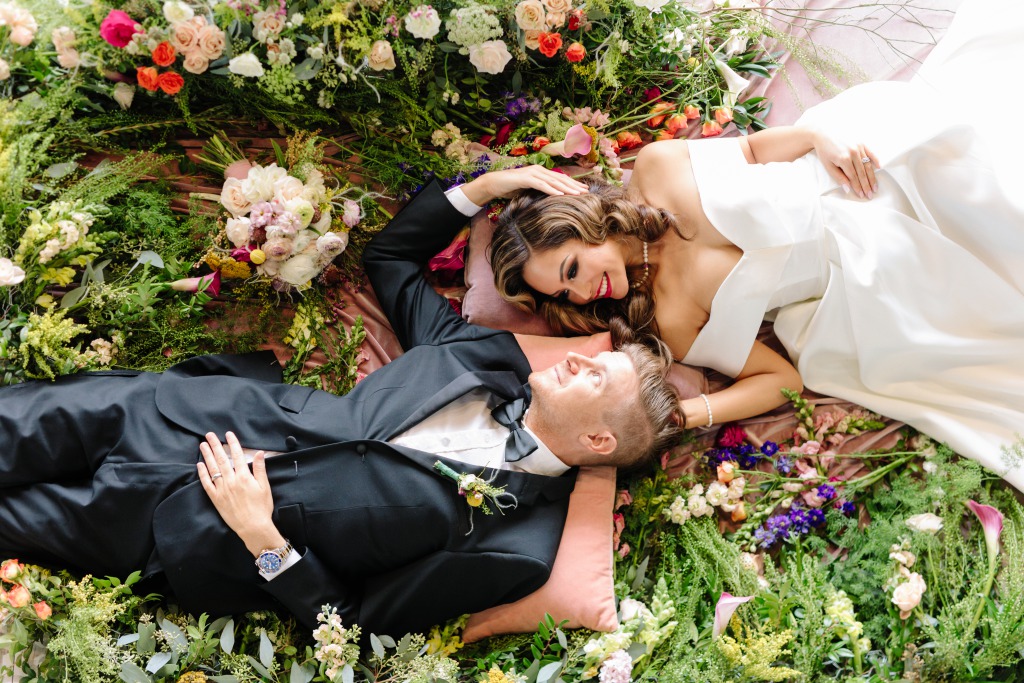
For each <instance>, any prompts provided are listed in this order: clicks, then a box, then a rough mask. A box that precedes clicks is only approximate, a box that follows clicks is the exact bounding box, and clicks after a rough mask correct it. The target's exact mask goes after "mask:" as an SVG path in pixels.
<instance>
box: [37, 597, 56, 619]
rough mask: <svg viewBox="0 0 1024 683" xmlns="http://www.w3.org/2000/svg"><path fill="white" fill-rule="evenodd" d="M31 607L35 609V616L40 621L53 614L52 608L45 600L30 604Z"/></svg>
mask: <svg viewBox="0 0 1024 683" xmlns="http://www.w3.org/2000/svg"><path fill="white" fill-rule="evenodd" d="M32 609H34V610H35V611H36V616H37V617H39V620H40V621H46V620H47V619H49V618H50V615H51V614H53V609H52V608H51V607H50V605H49V604H47V603H46V602H45V601H42V600H41V601H39V602H37V603H35V604H33V605H32Z"/></svg>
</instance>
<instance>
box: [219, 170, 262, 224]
mask: <svg viewBox="0 0 1024 683" xmlns="http://www.w3.org/2000/svg"><path fill="white" fill-rule="evenodd" d="M245 182H248V181H247V180H245V181H243V180H239V179H238V178H228V179H227V180H225V181H224V186H223V187H222V188H221V190H220V203H221V204H223V205H224V208H225V209H227V210H228V211H230V212H231V215H233V216H236V217H237V216H244V215H245V214H247V213H249V209H251V208H252V205H253V201H252V200H251V199H249V198H248V196H247V195H246V193H245V191H244V190H243V189H242V185H243V183H245ZM257 201H258V200H257Z"/></svg>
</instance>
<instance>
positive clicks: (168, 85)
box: [157, 71, 185, 95]
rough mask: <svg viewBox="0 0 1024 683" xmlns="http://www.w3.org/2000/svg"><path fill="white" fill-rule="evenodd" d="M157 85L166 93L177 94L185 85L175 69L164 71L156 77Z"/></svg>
mask: <svg viewBox="0 0 1024 683" xmlns="http://www.w3.org/2000/svg"><path fill="white" fill-rule="evenodd" d="M157 85H159V86H160V89H161V90H163V91H164V92H165V93H167V94H168V95H177V94H178V93H179V92H181V87H182V86H183V85H185V79H184V78H182V77H181V74H179V73H177V72H175V71H165V72H163V73H162V74H160V77H159V78H158V79H157Z"/></svg>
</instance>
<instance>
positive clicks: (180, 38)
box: [171, 21, 199, 54]
mask: <svg viewBox="0 0 1024 683" xmlns="http://www.w3.org/2000/svg"><path fill="white" fill-rule="evenodd" d="M198 40H199V27H198V26H196V25H195V23H193V22H191V21H183V22H181V23H180V24H174V25H173V26H171V45H173V46H174V48H175V49H176V50H178V51H179V52H183V53H185V54H188V52H189V51H190V50H192V48H194V47H195V46H196V43H197V42H198Z"/></svg>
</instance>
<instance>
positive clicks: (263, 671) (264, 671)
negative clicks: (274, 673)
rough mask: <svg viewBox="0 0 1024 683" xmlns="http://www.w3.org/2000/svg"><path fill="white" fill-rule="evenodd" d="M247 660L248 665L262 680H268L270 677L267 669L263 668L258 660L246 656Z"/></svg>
mask: <svg viewBox="0 0 1024 683" xmlns="http://www.w3.org/2000/svg"><path fill="white" fill-rule="evenodd" d="M247 658H248V660H249V664H250V665H251V666H252V668H254V669H256V671H257V672H258V673H259V674H260V675H261V676H263V677H264V678H270V677H271V676H270V672H269V671H268V670H267V667H265V666H263V665H262V664H260V660H258V659H256V658H255V657H253V656H252V655H247Z"/></svg>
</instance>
